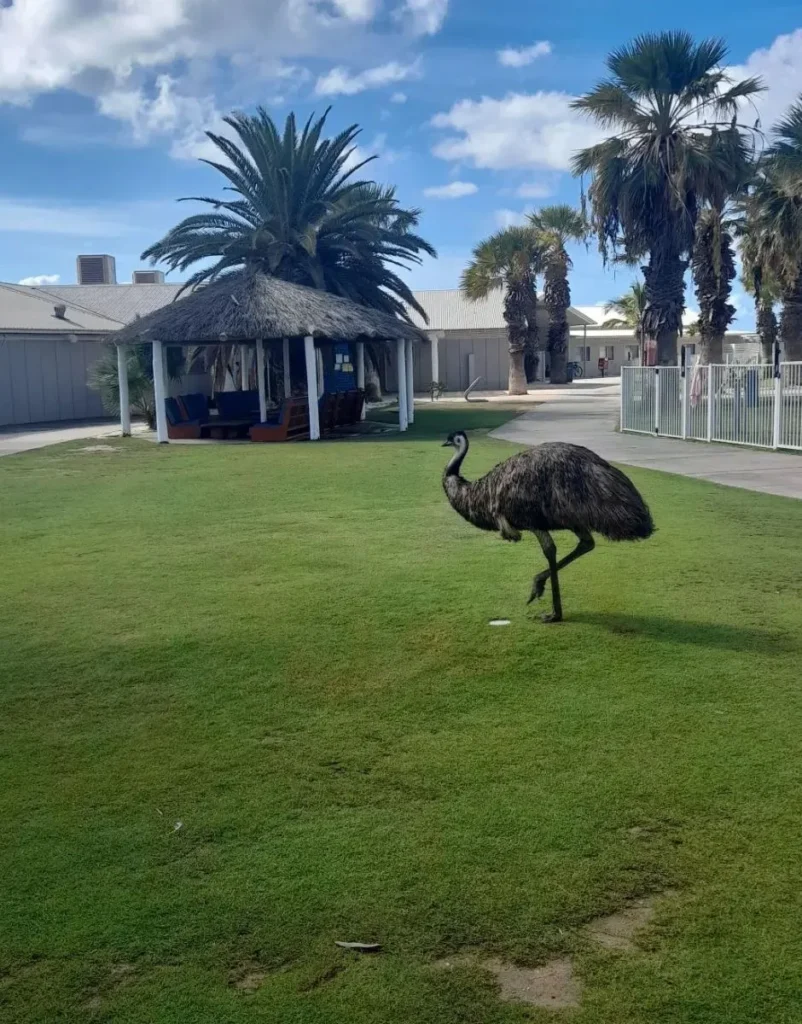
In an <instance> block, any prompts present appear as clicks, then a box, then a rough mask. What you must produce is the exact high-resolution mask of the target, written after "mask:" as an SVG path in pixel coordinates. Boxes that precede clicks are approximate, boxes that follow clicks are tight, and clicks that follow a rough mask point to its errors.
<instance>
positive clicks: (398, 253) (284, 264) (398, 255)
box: [143, 108, 436, 319]
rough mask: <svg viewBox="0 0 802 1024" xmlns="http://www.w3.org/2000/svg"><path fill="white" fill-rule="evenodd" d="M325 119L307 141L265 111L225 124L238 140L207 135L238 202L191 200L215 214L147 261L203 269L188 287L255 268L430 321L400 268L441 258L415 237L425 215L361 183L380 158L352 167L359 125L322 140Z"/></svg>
mask: <svg viewBox="0 0 802 1024" xmlns="http://www.w3.org/2000/svg"><path fill="white" fill-rule="evenodd" d="M327 116H328V110H327V111H326V112H325V113H324V114H323V116H322V117H319V118H318V119H317V120H314V119H313V118H311V117H310V118H309V120H308V121H307V122H306V124H305V125H304V127H303V129H302V130H301V132H300V133H299V132H298V129H297V127H296V122H295V115H294V114H290V115H289V117H288V118H287V120H286V123H285V125H284V131H283V133H280V132H279V130H278V128H277V127H276V125H275V123H274V122H273V120H272V119H271V117H270V116H269V114H268V113H267V112H266V111H265V110H263V109H262V108H259V109H258V110H257V112H256V114H254V115H252V116H251V115H247V114H232V115H231V116H230V117H227V118H225V122H226V124H227V125H228V126H229V128H230V129H231V130H232V132H233V133H234V135H235V136H236V140H237V141H232V140H231V139H228V138H225V137H224V136H221V135H216V134H214V133H213V132H207V135H208V136H209V138H210V139H211V141H212V142H213V143H214V144H215V146H217V148H218V149H219V150H220V153H221V161H220V162H219V161H215V160H206V161H204V163H208V164H209V165H210V166H211V167H214V168H215V170H217V171H219V172H220V174H221V175H222V176H223V177H224V178H225V179H226V181H227V182H228V184H227V186H226V191H227V192H231V193H233V198H231V199H227V198H215V197H209V196H192V197H189V198H190V199H191V200H194V201H196V202H200V203H205V204H207V205H208V206H210V207H211V209H210V210H208V211H207V212H205V213H200V214H196V215H194V216H191V217H187V218H186V219H185V220H183V221H181V223H180V224H178V225H176V226H175V227H174V228H172V230H170V231H169V232H168V233H167V234H166V235H165V236H164V238H162V239H161V240H160V241H158V242H156V243H155V244H154V245H152V246H150V248H148V249H146V250H145V252H144V253H143V258H144V259H150V260H151V261H152V262H154V263H156V262H158V261H161V262H164V263H166V265H167V266H168V267H169V269H170V270H182V271H183V270H186V269H188V268H189V267H192V266H194V265H195V264H197V263H198V262H200V261H206V262H207V265H206V266H203V267H202V268H201V269H199V270H196V272H195V273H194V274H192V276H191V277H190V278H189V280H188V281H187V285H186V286H187V287H192V286H195V285H198V284H201V283H203V282H204V281H209V280H213V279H214V278H216V277H218V276H219V275H220V274H222V273H225V272H226V271H229V270H233V269H235V268H241V267H255V268H258V269H259V270H261V271H263V272H264V273H266V274H271V275H273V276H276V277H280V278H282V279H283V280H285V281H294V282H296V283H299V284H305V285H310V286H311V287H313V288H319V289H321V290H322V291H328V292H333V293H335V294H337V295H342V296H345V297H346V298H349V299H353V300H354V301H356V302H359V303H362V304H363V305H369V306H372V307H374V308H376V309H381V310H384V311H385V312H387V313H391V314H395V315H397V316H400V317H403V318H404V319H409V314H408V309H407V307H410V308H412V309H414V310H415V311H416V312H417V313H418V314H419V315H421V316H422V317H424V319H425V312H424V311H423V309H422V308H421V307H420V306H419V305H418V303H417V302H416V300H415V297H414V295H413V294H412V292H411V291H410V289H409V287H408V285H407V284H406V283H405V282H404V281H403V280H402V278H400V277H399V276H398V274H396V273H395V272H394V269H393V268H397V267H405V266H408V265H409V264H412V263H420V262H421V254H424V253H425V254H427V255H429V256H435V255H436V253H435V251H434V249H433V248H432V247H431V245H429V243H428V242H426V241H424V239H422V238H421V237H420V236H419V235H417V234H415V232H414V228H415V227H416V226H417V223H418V219H419V215H420V211H418V210H407V209H404V208H403V207H401V206H400V205H399V202H398V200H397V198H396V195H395V190H394V189H393V188H389V187H383V186H379V185H377V184H375V183H374V182H371V181H365V180H362V179H360V178H359V177H357V172H358V171H360V170H361V169H362V168H363V167H364V166H365V165H366V164H367V163H369V162H370V160H371V159H373V157H371V158H368V159H367V160H363V161H361V162H356V163H355V162H354V157H355V154H356V146H355V140H356V138H357V136H358V134H359V129H358V128H357V126H356V125H351V126H350V127H349V128H346V129H345V131H343V132H341V133H340V134H339V135H337V136H336V137H335V138H333V139H326V138H323V131H324V128H325V125H326V118H327ZM209 261H213V262H209Z"/></svg>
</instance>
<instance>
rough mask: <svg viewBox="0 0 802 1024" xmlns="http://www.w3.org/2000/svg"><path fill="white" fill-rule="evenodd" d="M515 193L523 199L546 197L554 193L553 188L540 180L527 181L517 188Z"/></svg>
mask: <svg viewBox="0 0 802 1024" xmlns="http://www.w3.org/2000/svg"><path fill="white" fill-rule="evenodd" d="M515 194H516V196H520V197H521V199H546V198H547V197H548V196H550V195H552V189H551V188H550V186H548V185H544V184H543V182H540V181H525V182H524V183H523V185H519V186H518V188H516V190H515Z"/></svg>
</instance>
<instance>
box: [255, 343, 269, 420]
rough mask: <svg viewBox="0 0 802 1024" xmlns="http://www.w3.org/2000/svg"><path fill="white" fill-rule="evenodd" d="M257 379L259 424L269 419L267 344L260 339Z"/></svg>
mask: <svg viewBox="0 0 802 1024" xmlns="http://www.w3.org/2000/svg"><path fill="white" fill-rule="evenodd" d="M256 377H257V386H258V388H259V422H260V423H264V422H265V420H266V419H267V394H266V393H265V343H264V341H263V340H262V339H261V338H259V339H257V342H256Z"/></svg>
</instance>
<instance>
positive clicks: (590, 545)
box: [526, 530, 596, 604]
mask: <svg viewBox="0 0 802 1024" xmlns="http://www.w3.org/2000/svg"><path fill="white" fill-rule="evenodd" d="M574 533H576V535H577V537H578V538H579V543H578V544H577V546H576V547H575V548H574V550H573V551H572V552H571V554H570V555H566V556H565V558H561V559H560V561H559V562H558V563H557V571H558V572H559V570H560V569H564V568H565V567H566V565H570V564H571V562H573V561H575V560H576V559H577V558H581V557H582V555H587V554H590V552H591V551H592V550H593V549H594V548H595V547H596V542H595V541H594V539H593V534H591V533H590V531H589V530H588V531H585V530H575V531H574ZM549 575H550V571H549V570H548V569H546V570H545V572H539V573H538V574H537V576H535V578H534V580H533V581H532V593H531V594H530V595H529V600H528V601H527V602H526V603H527V604H531V603H532V602H533V601H537V600H538V598H541V597H543V592H544V591H545V589H546V583H547V582H548V579H549Z"/></svg>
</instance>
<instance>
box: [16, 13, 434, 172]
mask: <svg viewBox="0 0 802 1024" xmlns="http://www.w3.org/2000/svg"><path fill="white" fill-rule="evenodd" d="M446 10H447V0H268V2H267V3H265V2H259V0H227V2H226V3H225V4H219V3H213V2H211V0H138V2H137V3H131V2H130V0H92V2H91V3H90V2H87V0H27V2H17V3H12V4H10V5H7V4H3V3H0V102H3V101H5V102H15V103H24V102H28V101H29V100H31V99H32V98H34V97H35V96H37V95H39V94H41V93H45V92H52V91H55V90H58V89H66V90H73V91H77V92H79V93H82V94H83V95H86V96H90V97H92V98H94V99H96V100H97V101H98V102H99V103H101V101H102V106H103V107H104V108H105V109H104V111H103V112H105V113H109V114H110V116H114V117H117V118H118V119H123V118H120V116H119V114H120V112H121V111H122V110H123V108H125V109H126V110H127V118H128V120H129V121H130V122H131V123H132V124H135V125H136V126H138V130H139V131H140V135H141V133H142V132H144V131H145V130H146V128H147V126H148V125H152V126H153V132H154V133H155V134H159V132H160V128H159V126H160V125H161V124H162V123H163V110H162V106H163V103H162V101H161V100H154V97H153V95H152V91H153V90H154V88H155V89H156V90H157V92H158V89H159V88H160V86H158V84H157V79H159V78H160V77H161V76H164V75H168V76H171V78H172V79H173V81H174V85H173V88H172V93H173V96H174V97H177V96H184V97H185V99H186V101H185V102H184V103H183V104H182V106H181V111H182V112H184V113H186V114H187V115H188V116H189V123H188V124H185V125H183V126H182V127H181V128H179V129H178V131H179V133H180V134H185V133H186V132H189V133H190V134H193V133H194V132H195V126H196V121H197V118H196V113H197V109H198V108H197V107H193V106H192V104H191V103H190V102H189V99H192V98H195V99H196V100H197V103H198V104H200V105H201V106H203V105H204V104H205V100H203V99H202V98H201V99H197V96H198V94H199V93H205V92H208V89H206V88H203V87H199V86H198V84H197V83H198V78H199V69H206V71H207V72H208V73H210V74H211V73H216V72H217V71H218V70H219V69H220V68H221V67H222V68H226V67H227V68H228V69H229V70H230V71H231V72H232V75H231V77H232V79H233V80H234V87H236V88H238V89H239V92H240V94H244V95H247V96H248V97H250V95H251V92H252V87H253V81H254V78H259V79H262V80H264V79H265V78H270V77H272V78H275V79H277V80H280V82H281V85H282V93H283V87H284V86H287V85H291V84H293V78H292V73H294V72H300V74H299V76H298V78H297V80H295V84H297V81H299V80H300V79H301V77H302V75H303V71H302V69H299V68H298V66H297V65H296V64H290V65H289V66H288V65H287V63H286V62H292V61H297V60H300V59H302V58H307V57H316V58H322V59H325V58H326V57H327V56H328V55H329V54H331V53H338V54H347V53H358V52H364V51H365V48H366V47H369V46H373V47H377V46H378V45H383V46H384V47H385V48H386V46H387V31H386V18H387V15H388V14H389V15H391V16H395V18H396V25H397V27H400V28H403V30H404V33H405V34H406V35H407V36H410V35H424V34H429V33H432V32H435V31H437V29H438V28H439V27H440V25H441V24H442V21H443V18H444V17H445V14H446ZM399 22H400V24H399ZM398 66H399V67H402V66H403V65H400V64H399V65H398ZM179 69H181V74H183V75H184V76H185V77H184V78H183V79H182V78H180V77H179ZM187 69H188V70H187ZM246 69H247V70H246ZM254 69H255V70H254ZM201 77H202V75H201ZM356 77H357V78H358V76H356ZM402 77H404V76H402ZM176 79H178V81H177V82H176ZM390 80H391V81H396V80H399V79H397V78H393V77H391V78H390ZM369 84H370V82H369V83H368V85H369ZM366 87H367V86H366ZM335 91H336V90H335ZM357 91H358V90H357ZM138 93H141V94H142V97H143V99H142V101H141V102H139V103H138V107H137V109H136V110H135V109H134V106H135V100H136V99H137V98H138V97H137V94H138ZM121 94H127V98H126V99H124V97H123V96H122V95H121ZM332 94H333V93H332ZM154 102H155V103H156V106H155V107H154V106H153V104H154ZM126 103H127V104H128V106H127V107H126V106H125V104H126ZM204 109H206V110H207V112H209V113H210V114H211V116H212V123H214V119H215V117H216V112H215V111H214V110H211V108H210V107H209V106H208V104H206V105H205V107H204ZM113 110H114V111H117V113H112V111H113ZM206 127H208V125H206ZM201 144H202V143H200V142H197V145H201ZM193 145H194V144H193V143H191V142H190V143H186V142H181V141H180V142H179V143H178V144H177V146H175V147H174V153H175V154H176V155H183V154H184V153H185V152H186V151H187V150H188V148H193Z"/></svg>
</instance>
